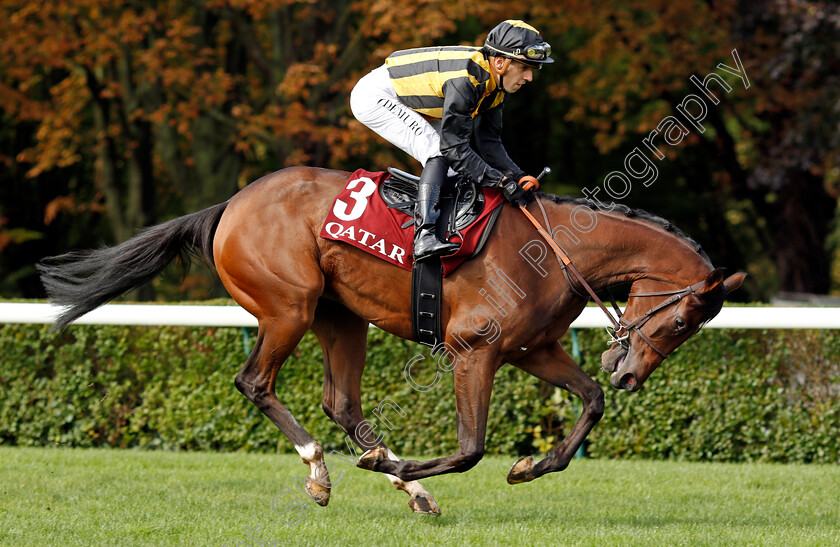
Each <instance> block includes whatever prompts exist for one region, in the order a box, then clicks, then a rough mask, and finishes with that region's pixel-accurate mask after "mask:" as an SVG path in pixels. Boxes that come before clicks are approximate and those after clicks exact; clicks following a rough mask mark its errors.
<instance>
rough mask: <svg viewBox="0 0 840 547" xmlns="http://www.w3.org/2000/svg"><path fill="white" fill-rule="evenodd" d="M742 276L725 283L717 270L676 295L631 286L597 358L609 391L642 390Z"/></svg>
mask: <svg viewBox="0 0 840 547" xmlns="http://www.w3.org/2000/svg"><path fill="white" fill-rule="evenodd" d="M746 275H747V274H745V273H736V274H734V275H731V276H729V277H726V278H725V274H724V269H723V268H718V269H716V270H714V271H713V272H712V273H710V274H709V275H708V277H707V278H706V279H704V280H701V281H699V282H697V283H695V284H694V285H691V286H690V287H686V288H684V289H677V290H669V287H666V284H664V283H662V282H660V281H654V280H650V279H640V280H639V281H636V282H635V283H633V287H632V289H631V291H630V297H629V300H628V302H627V309H626V310H625V312H624V315H623V317H622V319H621V323H622V327H621V329H620V330H619V331H618V332H617V333H616V336H615V338H616V340H615V341H614V343H613V344H612V346H611V347H610V349H609V350H607V351H605V352H604V353H603V355H601V366H602V367H603V369H604V370H606V371H607V372H612V373H613V374H612V376H610V383H611V384H612V386H613V387H615V388H616V389H625V390H627V391H637V390H638V389H639V388H641V387H642V384H644V383H645V380H647V379H648V376H650V375H651V373H652V372H653V371H654V370H656V367H658V366H659V364H660V363H661V362H662V361H664V360H665V358H666V357H667V356H668V355H670V353H671V352H672V351H674V349H676V348H677V347H678V346H679V345H680V344H682V343H683V342H685V341H686V340H687V339H688V338H689V337H690V336H692V335H693V334H696V333H697V332H698V331H699V330H700V329H701V328H702V327H703V325H704V324H706V322H707V321H709V320H710V319H711V318H713V317H714V316H715V315H717V313H718V312H719V311H720V309H721V307H722V306H723V300H724V298H725V296H726V293H728V292H731V291H734V290H735V289H737V288H738V287H740V286H741V283H743V281H744V278H745V277H746ZM670 287H673V285H670Z"/></svg>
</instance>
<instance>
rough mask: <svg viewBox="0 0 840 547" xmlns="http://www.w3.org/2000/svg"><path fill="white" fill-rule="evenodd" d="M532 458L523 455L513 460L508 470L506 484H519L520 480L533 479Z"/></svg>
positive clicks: (527, 480)
mask: <svg viewBox="0 0 840 547" xmlns="http://www.w3.org/2000/svg"><path fill="white" fill-rule="evenodd" d="M533 470H534V458H532V457H531V456H525V457H522V458H519V459H518V460H516V462H514V464H513V466H512V467H511V468H510V471H508V476H507V481H508V484H519V483H521V482H529V481H532V480H534V478H535V477H534V474H533Z"/></svg>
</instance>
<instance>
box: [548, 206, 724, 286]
mask: <svg viewBox="0 0 840 547" xmlns="http://www.w3.org/2000/svg"><path fill="white" fill-rule="evenodd" d="M574 207H575V205H574V204H561V205H560V206H559V214H555V215H553V216H554V217H555V218H556V219H557V220H558V221H559V224H563V222H562V221H563V219H569V218H570V215H571V214H572V211H573V210H574ZM592 213H593V214H594V217H591V218H595V219H596V220H597V223H596V224H595V226H594V227H593V228H591V230H590V231H588V232H586V233H577V234H575V236H576V238H577V240H578V241H577V242H576V243H575V240H574V239H573V238H572V237H569V236H568V235H567V233H564V231H562V230H561V231H557V230H556V229H555V239H556V240H557V241H558V242H559V243H560V244H561V245H562V246H563V247H564V248H565V249H566V251H567V252H568V253H569V256H570V258H571V260H572V262H573V263H574V264H575V266H576V267H577V268H578V270H580V272H581V274H583V276H584V278H585V279H586V280H587V281H588V282H589V283H590V285H592V287H593V288H594V289H595V290H600V289H604V288H606V287H609V286H612V285H617V284H619V283H626V282H633V281H636V280H638V279H643V278H647V279H653V280H657V281H663V282H667V283H674V284H687V285H690V284H692V283H695V282H696V281H698V280H699V279H701V278H702V277H703V276H705V275H707V274H708V272H709V271H711V265H710V264H709V263H708V262H707V261H706V260H705V259H704V258H703V257H702V256H701V255H700V254H699V253H698V252H697V251H696V250H695V249H694V248H693V247H692V246H691V245H690V244H689V243H688V241H686V240H685V239H683V238H682V237H680V236H678V235H676V234H674V233H671V232H668V231H666V230H665V229H664V228H662V227H660V226H658V225H656V224H655V223H653V222H651V221H646V220H643V219H640V218H638V217H627V216H624V215H622V214H621V213H605V212H602V211H598V210H593V211H592ZM559 224H558V226H559ZM565 225H566V226H568V220H567V221H566V224H565Z"/></svg>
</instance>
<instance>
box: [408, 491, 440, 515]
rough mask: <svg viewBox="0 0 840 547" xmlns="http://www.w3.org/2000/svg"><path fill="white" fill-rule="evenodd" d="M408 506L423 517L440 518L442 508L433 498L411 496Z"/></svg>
mask: <svg viewBox="0 0 840 547" xmlns="http://www.w3.org/2000/svg"><path fill="white" fill-rule="evenodd" d="M408 506H409V507H410V508H411V510H412V511H414V512H415V513H420V514H421V515H435V516H440V507H438V504H437V502H436V501H435V500H434V499H432V497H431V496H411V499H410V500H408Z"/></svg>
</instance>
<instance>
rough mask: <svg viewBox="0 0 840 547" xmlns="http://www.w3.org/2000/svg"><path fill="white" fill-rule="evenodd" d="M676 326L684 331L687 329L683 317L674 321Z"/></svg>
mask: <svg viewBox="0 0 840 547" xmlns="http://www.w3.org/2000/svg"><path fill="white" fill-rule="evenodd" d="M674 324H675V325H676V326H677V329H679V330H682V329H684V328H685V321H683V318H682V317H677V318H676V319H674Z"/></svg>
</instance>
